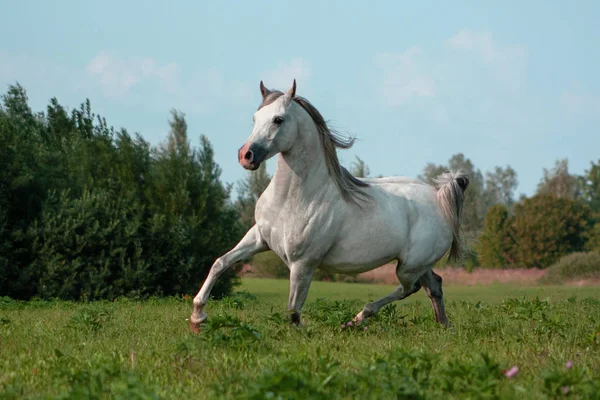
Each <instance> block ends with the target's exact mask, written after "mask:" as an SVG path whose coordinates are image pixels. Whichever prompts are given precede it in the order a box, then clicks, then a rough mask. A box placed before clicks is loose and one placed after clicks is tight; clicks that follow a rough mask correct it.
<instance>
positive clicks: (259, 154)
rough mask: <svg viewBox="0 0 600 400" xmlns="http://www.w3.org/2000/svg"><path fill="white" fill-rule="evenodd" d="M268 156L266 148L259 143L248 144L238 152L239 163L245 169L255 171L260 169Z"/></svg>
mask: <svg viewBox="0 0 600 400" xmlns="http://www.w3.org/2000/svg"><path fill="white" fill-rule="evenodd" d="M266 155H267V149H266V147H265V146H263V145H260V144H257V143H252V144H250V143H246V144H245V145H243V146H242V147H241V148H240V149H239V150H238V161H239V163H240V164H241V165H242V167H244V168H245V169H248V170H250V171H255V170H257V169H258V167H260V164H261V163H262V162H263V161H264V159H265V156H266Z"/></svg>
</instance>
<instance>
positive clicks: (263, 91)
mask: <svg viewBox="0 0 600 400" xmlns="http://www.w3.org/2000/svg"><path fill="white" fill-rule="evenodd" d="M270 93H271V91H270V90H269V89H267V88H266V87H265V85H264V83H263V81H260V94H262V97H263V99H264V98H265V97H267V96H268V95H269V94H270Z"/></svg>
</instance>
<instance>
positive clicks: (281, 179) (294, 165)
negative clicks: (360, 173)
mask: <svg viewBox="0 0 600 400" xmlns="http://www.w3.org/2000/svg"><path fill="white" fill-rule="evenodd" d="M313 126H314V125H313ZM318 135H320V133H318V132H317V131H316V127H315V128H314V131H310V132H307V131H304V130H301V131H300V132H299V134H298V136H299V139H298V141H297V142H296V143H295V144H294V146H293V147H292V149H290V150H289V151H287V152H285V153H282V154H279V156H278V159H277V167H276V169H275V174H274V175H273V183H274V195H275V197H276V198H277V202H278V203H279V204H282V203H288V202H295V203H298V202H300V203H304V204H306V203H310V201H311V199H315V198H318V193H319V192H323V191H324V190H325V189H326V188H327V187H328V186H329V185H331V184H334V182H333V180H332V178H331V177H330V175H329V170H328V168H327V163H326V160H325V154H324V152H323V145H322V143H321V140H320V138H319V137H318Z"/></svg>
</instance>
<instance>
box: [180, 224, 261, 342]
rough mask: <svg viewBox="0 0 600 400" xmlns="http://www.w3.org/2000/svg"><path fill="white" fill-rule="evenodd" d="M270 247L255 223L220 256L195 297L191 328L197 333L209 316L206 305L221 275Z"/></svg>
mask: <svg viewBox="0 0 600 400" xmlns="http://www.w3.org/2000/svg"><path fill="white" fill-rule="evenodd" d="M268 249H269V247H268V246H267V244H266V243H265V241H264V240H263V239H262V237H261V236H260V233H259V232H258V228H257V227H256V225H254V226H253V227H252V228H250V230H249V231H248V232H247V233H246V235H245V236H244V237H243V238H242V240H241V241H240V242H239V243H238V244H237V245H236V246H235V247H234V248H233V249H232V250H231V251H229V252H227V253H226V254H224V255H223V256H221V257H219V258H218V259H217V260H216V261H215V263H214V264H213V265H212V267H211V268H210V272H209V273H208V276H207V277H206V280H205V281H204V284H203V285H202V288H200V291H199V292H198V294H197V295H196V297H194V311H193V312H192V315H191V316H190V328H192V330H193V331H194V332H196V333H198V331H199V330H200V324H201V323H202V322H204V321H205V320H206V318H207V315H206V313H205V312H204V307H205V306H206V302H207V301H208V297H209V296H210V291H211V290H212V288H213V286H215V283H216V281H217V279H218V278H219V276H221V274H222V273H223V272H225V271H227V270H228V269H229V268H230V267H231V266H232V265H234V264H235V263H236V262H239V261H241V260H243V259H246V258H248V257H252V256H253V255H255V254H257V253H260V252H263V251H267V250H268Z"/></svg>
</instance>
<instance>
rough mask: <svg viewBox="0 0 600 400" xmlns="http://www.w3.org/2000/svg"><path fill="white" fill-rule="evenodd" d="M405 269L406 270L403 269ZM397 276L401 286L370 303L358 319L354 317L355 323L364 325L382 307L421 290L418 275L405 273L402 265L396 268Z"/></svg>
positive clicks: (359, 314) (357, 316)
mask: <svg viewBox="0 0 600 400" xmlns="http://www.w3.org/2000/svg"><path fill="white" fill-rule="evenodd" d="M402 269H404V268H402ZM396 276H397V277H398V280H399V281H400V285H398V287H397V288H396V290H394V291H393V292H392V293H390V294H388V295H387V296H384V297H382V298H380V299H378V300H375V301H374V302H372V303H368V304H366V305H365V306H364V308H363V309H362V311H361V312H359V313H358V314H357V315H356V317H354V323H357V324H359V325H360V324H362V323H363V321H364V320H366V319H367V318H369V317H371V316H373V315H375V314H376V313H377V311H379V310H380V309H381V308H382V307H384V306H386V305H388V304H389V303H391V302H393V301H396V300H402V299H405V298H407V297H408V296H410V295H411V294H413V293H416V292H418V291H419V289H421V284H420V282H419V281H418V278H417V277H418V275H416V276H415V275H414V274H412V273H407V272H405V271H401V268H400V263H398V265H397V266H396Z"/></svg>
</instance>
